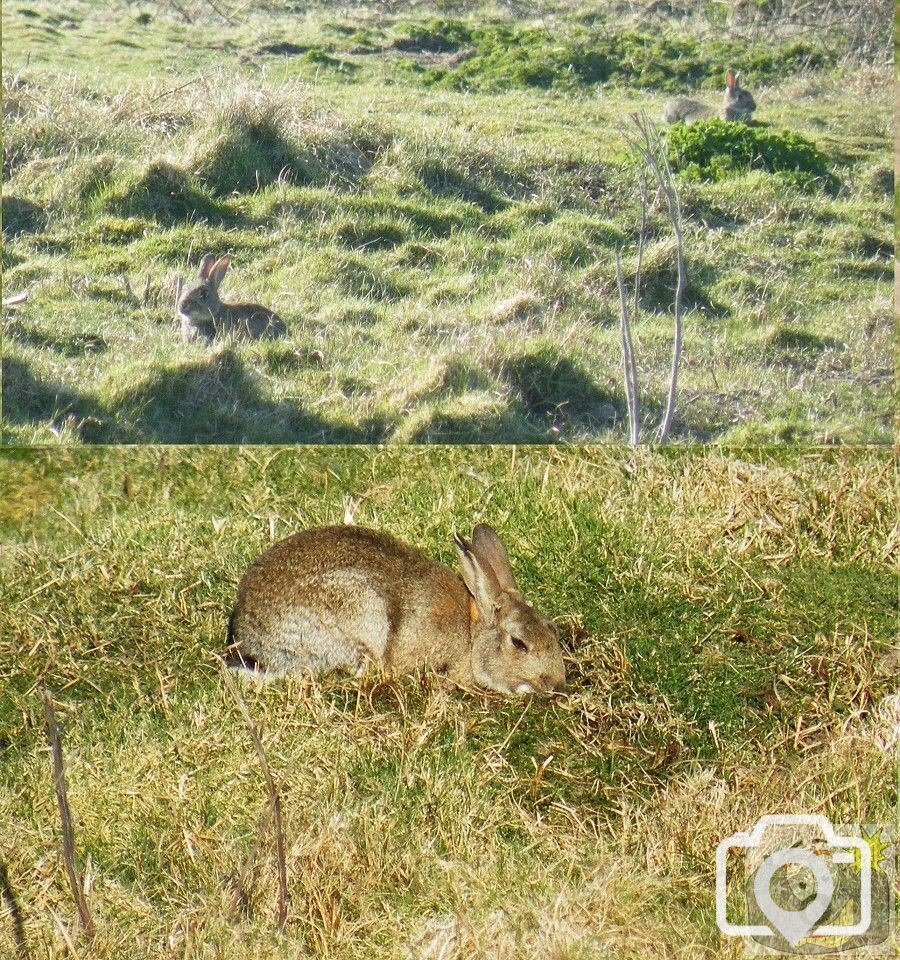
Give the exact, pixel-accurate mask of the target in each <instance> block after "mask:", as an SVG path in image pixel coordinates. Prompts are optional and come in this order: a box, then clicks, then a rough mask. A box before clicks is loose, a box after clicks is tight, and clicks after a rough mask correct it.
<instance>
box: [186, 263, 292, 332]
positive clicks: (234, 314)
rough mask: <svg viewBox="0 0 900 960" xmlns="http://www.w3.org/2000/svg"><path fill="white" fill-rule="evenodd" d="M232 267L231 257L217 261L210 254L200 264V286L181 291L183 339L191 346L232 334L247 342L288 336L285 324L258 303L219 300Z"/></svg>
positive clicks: (192, 285)
mask: <svg viewBox="0 0 900 960" xmlns="http://www.w3.org/2000/svg"><path fill="white" fill-rule="evenodd" d="M230 263H231V260H230V258H229V257H220V258H219V259H218V260H216V258H215V257H214V256H213V255H212V254H211V253H207V254H206V255H205V256H204V257H203V259H202V260H201V261H200V277H199V279H198V280H197V282H196V283H193V284H191V285H190V286H188V287H186V288H184V289H183V290H179V293H178V297H177V301H178V316H179V317H180V318H181V335H182V337H183V338H184V339H185V341H186V342H188V343H190V342H191V341H193V340H196V339H197V338H198V337H202V338H203V339H204V340H214V339H215V338H216V337H221V336H226V335H229V334H230V335H231V336H234V337H238V338H240V339H244V340H261V339H271V338H274V337H281V336H284V333H285V325H284V321H283V320H282V319H281V317H279V316H278V315H277V314H275V313H273V312H272V311H271V310H269V309H267V308H266V307H261V306H260V305H259V304H258V303H222V301H221V300H220V299H219V285H220V284H221V283H222V279H223V278H224V276H225V273H226V272H227V270H228V266H229V264H230Z"/></svg>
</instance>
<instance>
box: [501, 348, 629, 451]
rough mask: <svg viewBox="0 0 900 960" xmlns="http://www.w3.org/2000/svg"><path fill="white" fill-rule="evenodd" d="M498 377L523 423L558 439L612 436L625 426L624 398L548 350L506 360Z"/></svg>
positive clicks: (539, 350)
mask: <svg viewBox="0 0 900 960" xmlns="http://www.w3.org/2000/svg"><path fill="white" fill-rule="evenodd" d="M500 376H501V377H502V379H503V380H504V381H505V382H506V383H507V384H508V385H509V387H510V388H511V389H512V391H513V393H514V395H515V397H516V399H517V401H518V405H519V407H520V409H521V412H522V415H523V416H524V418H525V419H526V420H527V421H528V422H529V423H530V424H531V425H532V426H533V427H536V428H538V429H541V430H552V431H554V432H556V433H558V434H560V436H561V438H564V437H565V435H566V434H567V433H571V432H576V433H581V432H588V433H596V432H598V431H602V430H611V429H614V428H615V427H616V426H617V425H624V424H625V423H626V421H627V410H626V405H625V398H624V397H623V396H622V395H621V394H620V393H619V392H618V391H612V390H607V389H605V388H603V387H601V386H598V385H597V383H596V382H595V381H594V379H593V377H592V376H591V375H590V374H589V373H588V371H586V370H584V369H583V368H582V367H580V366H578V364H576V363H575V362H573V361H572V360H571V359H570V358H569V357H566V356H564V355H562V354H561V353H559V352H558V350H557V349H556V348H555V347H553V346H551V345H545V346H541V347H539V348H538V349H536V350H533V351H530V352H528V353H523V354H519V355H518V356H513V357H509V358H507V359H506V360H504V361H503V362H502V364H501V367H500ZM623 429H624V426H623Z"/></svg>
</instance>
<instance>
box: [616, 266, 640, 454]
mask: <svg viewBox="0 0 900 960" xmlns="http://www.w3.org/2000/svg"><path fill="white" fill-rule="evenodd" d="M616 283H617V284H618V286H619V331H620V334H621V338H622V364H623V369H624V379H625V401H626V404H627V406H628V434H629V441H630V442H631V444H632V446H637V444H638V443H639V442H640V431H641V426H640V420H639V405H638V392H637V391H638V385H637V370H636V369H635V363H634V345H633V344H632V341H631V324H630V322H629V320H628V298H627V297H626V295H625V278H624V276H623V275H622V255H621V252H620V251H619V250H618V248H617V249H616Z"/></svg>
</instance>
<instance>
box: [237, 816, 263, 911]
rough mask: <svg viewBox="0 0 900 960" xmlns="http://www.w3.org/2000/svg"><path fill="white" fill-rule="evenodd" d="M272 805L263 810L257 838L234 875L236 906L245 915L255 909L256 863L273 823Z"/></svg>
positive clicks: (257, 826)
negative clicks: (253, 896)
mask: <svg viewBox="0 0 900 960" xmlns="http://www.w3.org/2000/svg"><path fill="white" fill-rule="evenodd" d="M272 815H273V811H272V807H271V805H269V804H267V805H266V809H265V810H263V812H262V815H261V816H260V818H259V821H258V822H257V824H256V839H255V840H254V841H253V847H252V848H251V850H250V852H249V853H248V854H247V856H246V857H245V858H244V861H243V863H242V864H241V869H240V870H239V871H238V873H237V874H236V876H235V877H234V880H233V883H232V892H233V893H234V902H235V906H236V907H237V908H238V909H239V910H240V911H241V912H242V913H243V914H244V915H245V916H250V915H251V913H252V909H253V900H252V888H253V885H254V884H255V880H256V863H257V860H258V859H259V852H260V850H261V849H262V846H263V843H264V842H265V839H266V834H267V833H268V832H269V826H270V825H271V823H272Z"/></svg>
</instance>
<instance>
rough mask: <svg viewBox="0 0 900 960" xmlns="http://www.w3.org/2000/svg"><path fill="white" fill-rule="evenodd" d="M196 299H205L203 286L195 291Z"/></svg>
mask: <svg viewBox="0 0 900 960" xmlns="http://www.w3.org/2000/svg"><path fill="white" fill-rule="evenodd" d="M197 299H198V300H205V299H206V290H205V289H204V288H202V287H201V288H200V289H199V290H198V291H197Z"/></svg>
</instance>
